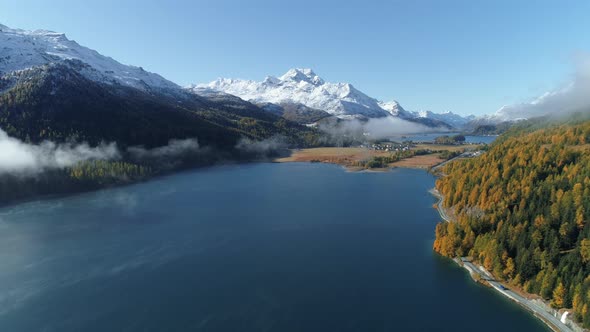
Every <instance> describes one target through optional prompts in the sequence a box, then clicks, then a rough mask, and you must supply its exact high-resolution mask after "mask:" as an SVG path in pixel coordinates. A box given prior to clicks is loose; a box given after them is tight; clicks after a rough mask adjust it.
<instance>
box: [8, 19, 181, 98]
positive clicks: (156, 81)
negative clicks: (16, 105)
mask: <svg viewBox="0 0 590 332" xmlns="http://www.w3.org/2000/svg"><path fill="white" fill-rule="evenodd" d="M65 60H79V61H81V62H83V63H85V64H87V65H88V66H89V68H87V70H84V71H83V74H85V76H87V77H88V78H89V79H92V80H96V81H102V82H104V83H108V84H113V83H118V84H121V85H125V86H130V87H134V88H138V89H141V90H146V89H150V88H151V89H172V90H177V89H179V88H180V87H179V86H178V85H176V84H174V83H172V82H170V81H168V80H166V79H164V78H163V77H162V76H160V75H158V74H155V73H150V72H147V71H145V70H144V69H143V68H141V67H135V66H128V65H124V64H121V63H119V62H117V61H116V60H114V59H112V58H110V57H107V56H104V55H101V54H100V53H98V52H97V51H94V50H92V49H89V48H87V47H84V46H81V45H79V44H78V43H76V42H75V41H73V40H69V39H68V38H67V37H66V35H65V34H63V33H57V32H53V31H48V30H35V31H27V30H21V29H11V28H9V27H7V26H5V25H0V74H8V73H11V72H15V71H19V70H25V69H28V68H31V67H36V66H41V65H46V64H50V63H57V62H61V61H65ZM90 68H91V69H90Z"/></svg>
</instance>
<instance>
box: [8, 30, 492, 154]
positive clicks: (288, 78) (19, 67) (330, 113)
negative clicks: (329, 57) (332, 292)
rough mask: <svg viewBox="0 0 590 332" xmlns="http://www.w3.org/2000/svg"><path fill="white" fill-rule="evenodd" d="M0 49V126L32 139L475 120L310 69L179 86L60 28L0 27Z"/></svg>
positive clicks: (301, 140)
mask: <svg viewBox="0 0 590 332" xmlns="http://www.w3.org/2000/svg"><path fill="white" fill-rule="evenodd" d="M0 50H1V53H0V129H1V130H3V131H5V132H6V133H7V134H8V135H10V136H13V137H16V138H19V139H22V140H27V141H31V142H42V141H44V140H53V141H58V142H59V141H68V140H69V141H71V140H74V141H88V142H89V143H97V144H98V143H99V142H101V141H116V142H117V143H118V144H120V145H123V146H130V145H145V146H148V147H149V146H160V145H165V144H167V142H168V141H169V140H171V139H182V138H187V137H198V138H199V140H200V141H201V142H202V143H204V144H207V145H211V146H224V147H225V148H227V149H231V147H232V146H235V145H236V144H237V141H238V140H239V139H240V138H241V137H246V138H250V139H254V140H262V139H266V138H269V137H272V136H274V135H277V134H280V135H283V136H285V137H287V140H288V142H289V143H290V144H291V145H302V146H310V145H317V144H320V143H319V142H320V141H321V140H322V139H321V138H320V136H322V133H321V132H319V131H318V130H316V129H314V128H313V127H314V126H313V125H314V124H317V123H318V122H322V121H326V119H328V120H329V119H337V120H338V121H347V120H361V121H365V120H369V119H380V118H399V119H402V120H406V121H411V122H415V123H419V124H422V125H425V126H427V127H430V128H434V129H431V130H461V129H463V128H466V127H468V125H469V124H470V123H474V121H475V123H477V119H476V118H475V117H473V116H469V117H463V116H460V115H457V114H454V113H452V112H445V113H434V112H430V111H419V112H413V111H408V110H405V109H404V108H403V107H402V106H401V105H400V104H399V103H398V102H397V101H389V102H383V101H380V100H377V99H375V98H372V97H370V96H368V95H367V94H365V93H363V92H362V91H360V90H359V89H357V88H355V87H354V86H353V85H352V84H350V83H330V82H327V81H326V80H324V79H323V78H321V77H320V76H318V75H317V74H316V73H315V72H314V71H313V70H311V69H290V70H289V71H287V72H286V73H285V74H284V75H282V76H280V77H274V76H268V77H266V78H265V79H264V80H263V81H260V82H257V81H252V80H241V79H217V80H215V81H213V82H210V83H207V84H193V85H190V86H188V87H184V88H183V87H181V86H179V85H177V84H176V83H174V82H171V81H169V80H167V79H165V78H164V77H162V76H160V75H158V74H156V73H151V72H148V71H146V70H144V69H143V68H141V67H136V66H130V65H125V64H122V63H120V62H118V61H116V60H115V59H112V58H110V57H107V56H104V55H101V54H100V53H98V52H97V51H95V50H92V49H90V48H87V47H85V46H82V45H80V44H78V43H77V42H75V41H73V40H70V39H68V38H67V37H66V36H65V34H63V33H56V32H52V31H47V30H35V31H26V30H21V29H12V28H9V27H7V26H4V25H0ZM328 122H329V121H328ZM488 122H490V121H487V120H486V124H488ZM129 128H133V129H132V130H130V129H129ZM324 142H325V140H324Z"/></svg>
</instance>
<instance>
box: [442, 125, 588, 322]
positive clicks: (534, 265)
mask: <svg viewBox="0 0 590 332" xmlns="http://www.w3.org/2000/svg"><path fill="white" fill-rule="evenodd" d="M442 172H443V174H444V176H443V177H441V178H440V179H439V180H438V181H437V184H436V186H437V188H438V190H439V191H440V192H441V193H442V194H443V195H444V197H445V201H444V204H445V206H446V208H449V209H450V210H451V211H452V212H453V214H454V215H455V216H456V219H457V222H451V223H440V224H438V225H437V227H436V240H435V243H434V249H435V250H436V251H437V252H439V253H440V254H442V255H445V256H449V257H455V256H472V257H473V259H474V260H476V261H478V262H480V263H481V264H483V265H484V267H485V268H487V269H488V270H490V271H492V272H493V273H494V275H495V276H496V277H498V278H501V279H504V280H506V281H508V282H509V283H511V284H513V285H515V286H518V287H522V288H523V289H524V290H525V291H527V292H529V293H534V294H538V295H540V296H542V297H543V298H545V299H547V300H550V301H551V304H552V305H553V306H554V307H556V308H573V311H574V314H575V317H576V318H577V319H578V320H580V321H582V322H583V324H584V326H585V327H590V308H589V307H590V225H589V223H590V121H585V122H578V123H573V124H572V123H569V124H561V125H550V126H548V127H546V128H544V129H537V130H535V131H532V130H531V129H530V127H529V128H521V129H514V130H513V131H512V133H511V134H508V135H507V136H506V137H505V138H500V139H499V140H498V141H497V143H495V144H494V145H493V146H492V147H491V148H490V150H489V151H488V152H487V153H485V154H484V155H482V156H481V157H479V158H474V159H469V160H462V161H456V162H453V163H450V164H448V165H446V166H445V167H444V169H443V171H442Z"/></svg>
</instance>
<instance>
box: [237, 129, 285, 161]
mask: <svg viewBox="0 0 590 332" xmlns="http://www.w3.org/2000/svg"><path fill="white" fill-rule="evenodd" d="M287 148H288V144H287V139H286V138H285V137H283V136H280V135H276V136H273V137H270V138H267V139H264V140H262V141H255V140H251V139H249V138H242V139H241V140H240V141H239V142H238V144H236V149H237V150H239V151H241V152H242V153H244V154H246V155H247V156H250V157H253V158H266V157H270V156H276V155H279V154H280V153H281V152H283V151H285V150H286V149H287Z"/></svg>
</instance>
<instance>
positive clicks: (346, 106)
mask: <svg viewBox="0 0 590 332" xmlns="http://www.w3.org/2000/svg"><path fill="white" fill-rule="evenodd" d="M187 89H188V90H189V91H192V92H194V93H196V94H199V95H210V94H212V93H225V94H229V95H235V96H238V97H240V98H242V99H244V100H248V101H251V102H253V103H257V104H264V105H266V107H267V108H268V109H272V107H275V108H280V107H282V106H283V105H300V107H305V108H307V109H314V110H320V111H324V112H326V113H327V114H326V115H331V116H334V117H337V118H340V119H361V120H366V119H368V118H382V117H388V116H392V117H398V118H401V119H404V120H408V121H412V122H418V123H422V124H425V125H427V126H429V127H441V128H442V129H461V128H462V127H463V126H464V125H465V124H467V123H468V122H469V121H471V120H473V119H474V118H475V117H474V116H468V117H463V116H460V115H458V114H454V113H452V112H445V113H433V112H430V111H421V112H411V111H407V110H405V109H404V108H403V107H402V106H401V105H400V104H399V103H398V102H397V101H390V102H383V101H380V100H377V99H375V98H372V97H370V96H368V95H367V94H365V93H363V92H362V91H360V90H358V89H357V88H355V87H354V86H353V85H352V84H350V83H330V82H326V81H325V80H324V79H323V78H321V77H320V76H318V75H317V74H316V73H315V72H314V71H313V70H312V69H309V68H294V69H290V70H289V71H287V72H286V73H285V74H284V75H282V76H280V77H275V76H267V77H266V78H265V79H264V80H263V81H260V82H257V81H253V80H241V79H231V78H219V79H217V80H215V81H213V82H210V83H206V84H192V85H190V86H188V87H187ZM269 104H270V105H272V106H269Z"/></svg>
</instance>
